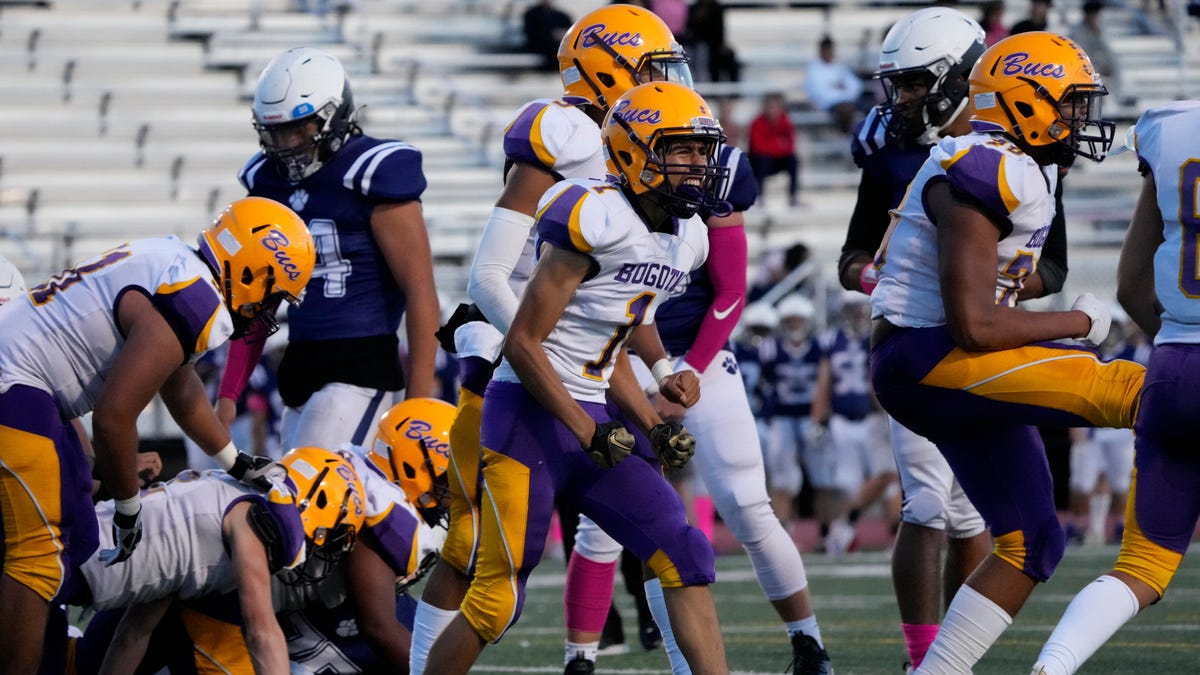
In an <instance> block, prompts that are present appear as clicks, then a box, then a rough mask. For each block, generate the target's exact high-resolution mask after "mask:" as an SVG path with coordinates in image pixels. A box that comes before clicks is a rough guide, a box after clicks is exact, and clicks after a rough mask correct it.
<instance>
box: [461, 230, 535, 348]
mask: <svg viewBox="0 0 1200 675" xmlns="http://www.w3.org/2000/svg"><path fill="white" fill-rule="evenodd" d="M532 228H533V218H531V217H529V216H527V215H525V214H524V213H521V212H520V211H513V210H511V209H505V208H501V207H496V208H494V209H492V215H491V218H489V219H488V223H487V226H486V227H485V228H484V230H483V236H482V237H481V238H480V240H479V248H478V249H477V250H476V252H475V259H474V261H472V263H471V275H470V279H469V280H468V282H467V294H468V295H469V296H471V300H472V301H473V302H474V303H475V304H476V305H478V306H479V310H480V311H481V312H483V315H484V316H485V317H487V320H488V321H490V322H491V323H492V325H493V326H496V327H497V328H498V329H500V332H502V333H507V332H508V326H509V324H511V323H512V319H513V316H515V315H516V313H517V305H518V303H519V300H518V299H517V296H516V294H515V293H513V290H512V287H511V286H509V285H508V278H509V277H510V276H511V275H512V271H513V267H515V266H516V264H517V261H518V260H519V259H520V258H521V251H522V250H524V248H525V242H526V241H527V240H528V239H529V231H530V230H531V229H532Z"/></svg>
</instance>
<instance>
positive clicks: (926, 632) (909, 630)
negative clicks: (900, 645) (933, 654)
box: [900, 623, 938, 668]
mask: <svg viewBox="0 0 1200 675" xmlns="http://www.w3.org/2000/svg"><path fill="white" fill-rule="evenodd" d="M900 628H901V630H903V631H904V646H905V647H907V648H908V660H909V661H911V662H912V667H913V668H917V667H919V666H920V665H921V662H922V661H924V660H925V653H926V652H928V651H929V645H931V644H933V639H934V638H935V637H937V632H938V625H937V624H936V623H932V624H924V623H902V624H900Z"/></svg>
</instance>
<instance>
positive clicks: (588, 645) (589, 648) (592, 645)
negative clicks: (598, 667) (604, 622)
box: [563, 640, 600, 665]
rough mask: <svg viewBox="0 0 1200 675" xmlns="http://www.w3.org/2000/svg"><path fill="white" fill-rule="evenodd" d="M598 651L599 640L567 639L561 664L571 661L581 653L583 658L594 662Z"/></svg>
mask: <svg viewBox="0 0 1200 675" xmlns="http://www.w3.org/2000/svg"><path fill="white" fill-rule="evenodd" d="M598 651H600V642H599V641H596V642H571V641H570V640H567V649H566V654H565V655H564V656H563V665H566V664H568V663H570V662H571V660H572V659H574V658H575V657H576V656H579V655H580V654H583V658H585V659H587V660H588V661H591V662H592V663H595V662H596V652H598Z"/></svg>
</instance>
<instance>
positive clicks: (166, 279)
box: [0, 237, 233, 418]
mask: <svg viewBox="0 0 1200 675" xmlns="http://www.w3.org/2000/svg"><path fill="white" fill-rule="evenodd" d="M128 291H134V292H139V293H143V294H145V295H146V297H148V298H150V300H151V302H153V303H154V306H155V308H157V309H158V311H159V312H160V313H162V315H163V317H164V318H165V319H166V320H167V323H168V324H170V326H171V328H172V329H173V330H174V332H175V335H176V337H177V338H178V339H179V342H180V344H181V345H182V347H183V352H184V354H185V356H186V357H187V358H188V359H189V361H194V360H195V359H197V358H199V356H200V355H201V354H203V353H204V352H206V351H208V350H210V349H214V348H216V347H219V346H220V345H222V344H224V343H225V341H226V340H228V339H229V336H230V334H231V333H232V332H233V322H232V320H231V319H230V316H229V312H228V311H227V310H226V309H225V305H224V303H223V302H222V301H221V294H220V292H219V291H218V290H217V282H216V280H215V279H214V277H213V273H212V271H210V270H209V268H208V265H207V264H205V262H204V261H203V260H201V258H200V256H199V255H198V254H197V253H196V251H195V249H193V248H191V247H190V246H187V245H186V244H184V243H183V242H182V241H180V240H179V239H177V238H175V237H165V238H162V239H142V240H139V241H134V242H131V243H128V244H122V245H121V246H118V247H116V248H114V249H112V250H110V251H108V252H106V253H103V254H101V255H99V256H97V257H95V258H92V259H90V260H86V261H84V262H82V263H80V264H79V265H77V266H75V267H73V268H71V269H69V270H66V271H65V272H63V273H61V274H59V275H57V276H54V277H51V278H50V280H49V281H47V282H45V283H43V284H40V285H38V286H34V287H33V288H30V289H29V292H28V294H27V297H28V300H23V299H18V301H17V302H14V303H12V306H11V307H8V308H7V309H5V311H4V314H3V315H2V318H0V326H2V329H3V332H4V335H5V339H4V340H0V392H3V391H7V390H8V389H9V388H10V387H12V386H13V385H14V384H24V385H28V386H31V387H35V388H37V389H41V390H43V391H45V392H48V393H49V394H51V395H53V396H54V398H55V400H56V401H57V402H58V407H59V409H60V410H61V411H62V413H63V416H64V417H66V418H74V417H79V416H81V415H84V414H86V413H88V412H90V411H91V410H92V407H93V406H94V405H95V403H96V396H97V395H98V394H99V393H100V389H101V387H103V385H104V380H105V378H106V377H107V376H108V371H109V370H110V369H111V368H112V367H113V364H114V363H115V362H116V358H117V353H118V352H120V350H121V345H122V344H124V342H125V337H124V336H123V335H122V334H121V331H120V329H119V328H118V327H117V322H116V319H115V310H116V306H117V301H118V300H119V299H120V298H121V296H122V295H123V294H124V293H126V292H128Z"/></svg>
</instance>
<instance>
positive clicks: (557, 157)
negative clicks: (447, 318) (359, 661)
mask: <svg viewBox="0 0 1200 675" xmlns="http://www.w3.org/2000/svg"><path fill="white" fill-rule="evenodd" d="M586 103H587V100H586V99H582V98H578V97H574V96H564V97H563V98H561V99H537V100H534V101H530V102H529V103H526V104H525V105H524V106H522V107H521V108H520V109H519V110H518V111H517V113H516V115H515V116H514V117H513V119H512V121H511V122H509V124H508V126H507V127H506V128H505V130H504V139H503V143H504V155H505V163H506V166H505V168H506V169H507V168H508V167H509V166H511V165H512V164H528V165H531V166H535V167H538V168H540V169H544V170H546V171H548V172H550V173H551V175H553V176H555V177H556V178H559V179H564V178H601V177H603V176H604V175H605V174H607V173H608V169H607V167H606V166H605V164H604V156H603V154H602V153H601V151H600V149H601V143H600V127H599V126H597V124H596V123H595V122H594V121H593V120H592V118H590V117H588V115H587V113H585V112H584V111H583V110H582V108H581V107H580V106H582V105H584V104H586ZM506 173H507V171H506ZM493 227H495V226H493V225H491V224H490V223H489V228H488V229H489V230H490V229H492V228H493ZM515 234H516V233H515V232H514V233H502V232H500V230H499V229H498V228H497V229H496V232H494V233H493V232H488V231H487V230H485V232H484V238H485V240H486V239H487V238H488V237H489V236H505V237H511V236H514V235H515ZM523 236H524V240H523V241H524V245H523V246H522V248H521V250H520V254H519V255H517V256H516V258H515V259H498V258H497V256H500V257H501V258H503V257H504V256H503V255H501V254H499V253H498V251H501V250H505V249H507V248H508V247H507V246H504V247H500V246H491V245H486V244H481V245H480V247H479V251H478V252H477V253H476V256H475V260H474V261H473V263H472V267H473V272H472V274H475V273H476V272H477V270H478V269H479V268H481V267H483V266H488V265H493V266H498V267H500V268H502V269H506V270H511V271H509V273H508V275H507V283H508V285H509V287H510V288H511V289H512V292H513V294H514V296H515V297H520V296H521V292H522V291H523V290H524V289H525V284H526V283H528V281H529V275H530V274H532V273H533V264H534V254H533V249H534V240H535V239H536V237H537V232H536V230H535V229H534V228H532V227H531V228H530V229H529V232H528V233H524V235H523ZM514 252H515V249H514ZM507 320H511V317H507ZM503 342H504V335H503V334H502V333H501V332H500V331H499V330H498V329H497V328H496V327H494V326H492V325H491V324H490V323H487V322H483V321H472V322H470V323H466V324H464V325H462V326H460V327H459V328H458V330H457V331H456V332H455V347H456V348H457V351H458V356H459V359H460V362H459V367H460V373H459V375H460V382H461V386H460V389H459V400H458V412H457V415H456V417H455V420H454V424H453V425H452V426H451V428H450V439H451V442H450V448H451V457H450V465H449V468H448V469H447V471H446V477H447V479H448V480H449V483H450V534H449V536H448V537H447V539H446V545H445V547H444V548H443V549H442V559H443V560H444V561H445V562H446V563H447V564H449V565H450V566H452V567H454V568H455V569H457V570H458V571H460V572H462V573H464V574H469V573H470V572H471V570H472V569H473V568H474V565H475V553H476V547H477V546H478V543H479V541H478V539H479V481H480V476H479V459H480V456H479V424H480V417H481V415H482V410H483V392H484V389H485V388H486V387H487V383H488V381H489V380H490V379H491V377H492V369H493V367H494V364H495V362H496V360H497V359H499V357H500V346H501V344H503Z"/></svg>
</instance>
